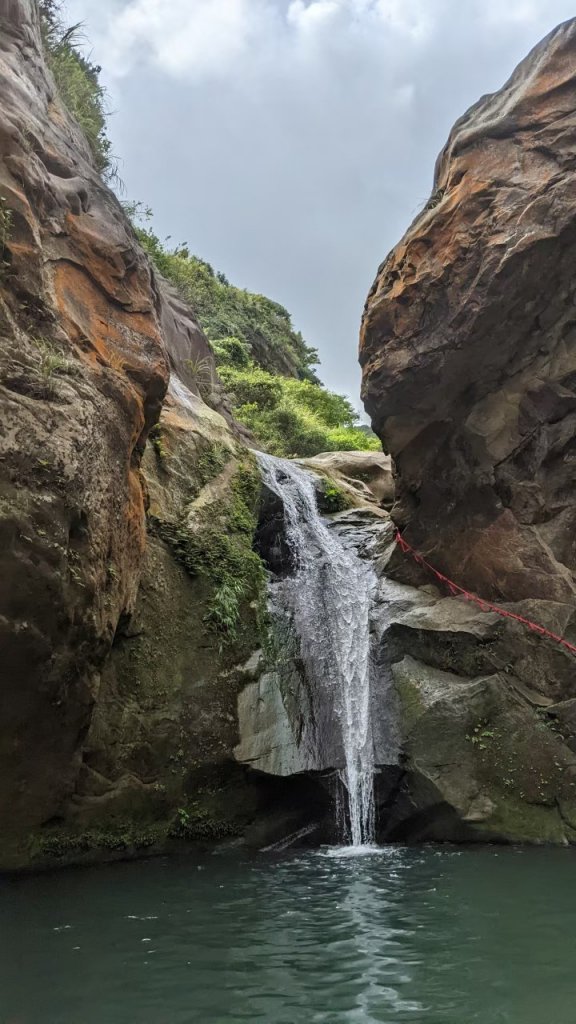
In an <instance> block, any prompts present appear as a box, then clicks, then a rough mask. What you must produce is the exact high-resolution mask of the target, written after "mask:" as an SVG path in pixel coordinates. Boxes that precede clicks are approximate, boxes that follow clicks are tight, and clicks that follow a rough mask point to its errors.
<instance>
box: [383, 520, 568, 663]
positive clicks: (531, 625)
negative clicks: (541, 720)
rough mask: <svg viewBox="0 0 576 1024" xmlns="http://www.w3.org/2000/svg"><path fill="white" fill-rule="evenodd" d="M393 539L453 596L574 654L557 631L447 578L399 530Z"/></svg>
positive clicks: (404, 552) (403, 551) (566, 641)
mask: <svg viewBox="0 0 576 1024" xmlns="http://www.w3.org/2000/svg"><path fill="white" fill-rule="evenodd" d="M394 539H395V541H396V543H397V545H398V547H399V548H400V550H401V551H402V553H403V554H405V555H409V556H410V557H411V558H413V559H414V561H415V562H417V564H418V565H421V566H423V567H424V568H425V569H428V571H429V572H431V573H433V575H434V576H435V577H436V579H437V580H440V582H441V583H443V584H444V586H446V587H448V590H449V591H450V593H451V594H452V595H453V596H454V597H465V598H466V600H467V601H473V602H474V604H476V605H478V607H479V608H480V609H481V611H483V612H493V613H494V614H495V615H500V616H501V617H502V618H504V619H514V621H515V622H520V623H521V624H522V625H523V626H526V627H527V628H528V629H530V630H531V631H532V632H533V633H538V634H539V636H544V637H546V638H547V639H548V640H555V641H556V643H557V644H561V645H562V647H564V648H565V649H566V650H567V651H570V653H571V654H573V655H575V656H576V645H575V644H571V643H570V642H569V641H568V640H566V639H565V638H564V637H563V636H558V634H557V633H552V632H551V630H549V629H546V628H545V626H540V625H539V624H538V623H537V622H531V620H530V619H525V618H524V616H523V615H516V613H515V612H509V611H507V610H506V609H505V608H499V607H498V605H496V604H492V603H491V602H490V601H484V600H483V599H482V598H481V597H478V596H477V595H476V594H472V593H470V591H469V590H465V589H464V587H460V586H458V584H457V583H454V580H451V579H448V577H447V576H445V575H444V573H442V572H440V571H439V570H438V569H436V568H435V567H434V566H433V565H431V564H430V562H428V561H427V560H426V559H425V558H424V556H423V555H421V554H420V552H419V551H416V550H415V549H414V548H413V547H412V546H411V545H410V544H409V543H408V541H407V540H404V537H403V536H402V534H401V533H400V530H396V533H395V535H394Z"/></svg>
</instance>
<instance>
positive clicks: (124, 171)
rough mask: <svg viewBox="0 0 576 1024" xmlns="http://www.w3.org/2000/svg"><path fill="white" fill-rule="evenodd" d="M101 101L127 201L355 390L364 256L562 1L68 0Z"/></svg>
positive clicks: (390, 238)
mask: <svg viewBox="0 0 576 1024" xmlns="http://www.w3.org/2000/svg"><path fill="white" fill-rule="evenodd" d="M65 10H66V12H67V15H68V18H69V20H71V21H78V20H83V21H84V23H85V33H86V36H87V38H88V39H89V40H90V43H91V52H92V58H93V59H94V60H95V61H96V62H97V63H99V64H102V66H103V78H104V82H105V85H106V87H107V89H108V91H109V95H110V106H111V108H112V109H113V111H114V114H113V116H112V117H111V119H110V134H111V137H112V140H113V145H114V152H115V153H116V155H117V157H118V159H119V168H120V174H121V177H122V179H123V180H124V182H125V186H126V194H127V196H128V198H130V199H135V200H142V201H143V202H145V203H146V204H148V205H149V206H151V207H152V209H153V211H154V227H155V229H156V231H157V233H158V234H159V235H160V236H161V237H164V236H167V235H170V236H171V237H172V240H173V241H174V242H175V243H176V242H184V241H185V242H188V243H189V245H190V248H191V251H192V252H194V253H197V254H198V255H199V256H202V257H204V258H205V259H207V260H209V262H210V263H212V265H213V266H214V267H215V269H218V270H223V271H224V272H225V273H226V275H227V276H228V277H229V279H230V280H231V281H232V282H233V283H235V284H238V285H240V286H241V287H246V288H249V289H251V290H252V291H257V292H262V293H263V294H265V295H269V296H270V297H271V298H274V299H276V300H278V301H279V302H281V303H282V304H283V305H285V306H286V307H287V309H288V310H289V311H290V313H291V314H292V317H293V321H294V324H295V325H296V327H297V328H299V329H300V330H301V331H302V332H303V334H304V337H305V338H306V340H307V341H308V342H309V344H312V345H314V346H316V347H317V348H318V349H319V351H320V356H321V370H320V374H321V377H322V379H323V380H324V382H325V383H326V384H327V386H328V387H330V388H332V389H334V390H337V391H342V392H346V393H347V394H349V395H350V396H351V397H352V399H353V401H354V402H355V404H356V405H359V398H358V394H359V382H360V374H359V369H358V366H357V339H358V327H359V322H360V316H361V311H362V306H363V304H364V299H365V296H366V294H367V292H368V290H369V288H370V285H371V283H372V280H373V277H374V274H375V272H376V268H377V266H378V264H379V263H380V261H381V260H382V259H383V257H384V256H385V255H386V253H387V252H388V251H389V249H390V248H392V246H393V245H394V243H395V242H396V241H397V240H398V239H399V237H400V236H401V235H402V233H403V232H404V230H405V228H406V227H407V226H408V224H409V222H410V220H411V219H412V217H413V215H414V213H415V212H416V210H417V209H418V208H419V207H420V206H421V205H422V204H423V203H424V202H425V200H426V198H427V197H428V195H429V193H430V190H431V184H432V173H433V168H434V161H435V158H436V155H437V153H438V151H439V150H440V148H441V147H442V145H443V143H444V141H445V138H446V135H447V133H448V131H449V129H450V127H451V125H452V123H453V122H454V120H455V119H456V118H457V117H458V116H459V115H460V114H461V113H463V111H464V110H465V109H466V108H467V107H468V106H470V104H471V103H473V102H474V101H475V100H476V99H478V97H479V96H480V95H481V94H482V93H485V92H491V91H493V90H494V89H497V88H498V87H499V86H500V85H501V84H502V83H503V82H504V81H505V80H506V78H508V76H509V74H510V73H511V71H512V70H513V68H514V66H515V65H516V64H517V63H518V61H519V60H520V59H521V58H522V57H523V56H524V55H525V53H527V51H528V50H529V49H530V47H531V46H533V45H534V44H535V43H536V42H537V41H538V40H539V39H540V38H541V37H542V36H543V35H545V34H546V33H547V32H548V31H550V29H552V28H553V27H554V26H555V25H556V24H557V23H558V22H560V21H563V20H564V19H566V18H568V17H570V16H571V15H573V13H574V9H573V7H572V3H571V2H570V0H67V4H66V8H65Z"/></svg>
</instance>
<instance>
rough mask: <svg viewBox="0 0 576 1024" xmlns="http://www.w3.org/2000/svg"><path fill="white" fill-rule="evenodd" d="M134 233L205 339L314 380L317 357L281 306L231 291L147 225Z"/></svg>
mask: <svg viewBox="0 0 576 1024" xmlns="http://www.w3.org/2000/svg"><path fill="white" fill-rule="evenodd" d="M138 207H139V204H137V203H136V204H135V203H132V204H126V207H125V208H126V210H127V212H128V214H129V215H130V216H132V217H134V215H135V214H136V218H137V215H138V213H139V209H138ZM144 216H145V217H147V214H146V213H145V215H144ZM136 231H137V234H138V237H139V239H140V243H141V245H142V246H143V248H144V249H145V250H146V252H147V253H148V255H149V256H150V257H151V259H152V261H153V262H154V263H155V265H156V266H157V267H158V270H159V271H160V273H161V274H163V276H164V277H166V278H168V280H169V281H172V283H173V284H175V285H176V287H177V288H178V290H179V292H180V294H181V295H182V296H183V298H185V299H186V300H187V301H188V302H189V303H190V305H191V306H192V307H193V309H194V311H195V313H196V315H197V317H198V319H199V321H200V324H201V326H202V328H203V330H204V331H205V332H206V334H207V336H208V338H209V339H210V341H212V342H213V343H215V344H216V345H220V346H222V345H223V344H224V345H225V344H226V343H229V341H230V339H231V338H235V339H237V341H239V342H240V343H241V344H243V345H244V346H245V347H246V351H247V354H248V355H249V357H250V358H251V359H252V360H253V361H254V362H255V363H256V364H257V365H259V366H261V367H262V368H263V369H264V370H268V371H270V372H272V373H280V374H284V375H291V376H294V377H299V378H302V379H308V380H312V381H317V379H318V378H317V377H316V375H315V373H314V371H313V369H312V367H313V366H314V365H315V364H316V363H317V362H318V353H317V352H316V349H313V348H310V346H309V345H307V344H306V342H305V341H304V339H303V337H302V335H301V334H300V332H299V331H295V330H294V328H293V326H292V321H291V319H290V314H289V313H288V312H287V310H285V309H284V307H283V306H281V305H280V304H279V303H278V302H274V301H273V300H272V299H268V298H266V296H265V295H257V294H255V293H253V292H249V291H246V289H244V288H236V287H235V286H234V285H232V284H230V283H229V282H228V280H227V278H226V277H225V275H224V274H217V273H215V272H214V270H213V268H212V267H211V266H210V264H209V263H207V262H206V260H202V259H200V257H198V256H193V255H191V254H190V252H189V250H188V247H187V246H186V245H179V246H176V247H175V248H173V249H167V248H166V246H165V245H164V244H163V243H162V242H161V240H160V239H159V238H158V236H157V235H156V234H155V233H154V231H152V229H151V228H150V227H142V226H140V227H137V228H136ZM231 361H232V362H233V361H234V360H231Z"/></svg>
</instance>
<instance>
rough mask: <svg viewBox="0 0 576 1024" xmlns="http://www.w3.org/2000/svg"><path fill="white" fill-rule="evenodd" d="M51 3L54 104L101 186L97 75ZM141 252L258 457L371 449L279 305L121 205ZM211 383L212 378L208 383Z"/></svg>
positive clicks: (102, 126) (46, 32) (110, 169)
mask: <svg viewBox="0 0 576 1024" xmlns="http://www.w3.org/2000/svg"><path fill="white" fill-rule="evenodd" d="M60 6H61V5H60V2H59V0H38V7H39V11H40V17H41V26H42V37H43V42H44V48H45V53H46V58H47V62H48V65H49V67H50V69H51V71H52V74H53V75H54V79H55V82H56V86H57V89H58V92H59V94H60V97H61V99H62V101H63V103H64V104H65V106H66V107H67V108H68V110H69V111H70V113H71V114H72V116H73V117H74V118H75V119H76V121H77V123H78V124H79V126H80V127H81V129H82V130H83V132H84V134H85V136H86V140H87V143H88V145H89V147H90V150H91V152H92V155H93V158H94V162H95V165H96V167H97V169H98V170H99V171H100V173H101V174H102V176H103V178H104V179H105V180H108V181H110V180H111V179H113V178H114V177H115V176H117V175H116V170H115V166H114V162H113V159H112V156H111V142H110V139H109V138H108V135H107V131H106V123H107V111H106V106H105V92H104V89H103V87H102V85H101V84H100V81H99V75H100V71H101V69H100V67H99V66H98V65H96V64H93V63H92V62H91V61H90V60H89V59H87V58H86V57H85V56H84V55H83V54H82V51H81V48H80V43H79V39H78V32H79V30H80V27H81V26H80V25H73V26H71V27H68V28H67V27H66V26H65V25H64V23H63V21H62V19H61V16H60ZM123 205H124V209H125V212H126V214H127V215H128V217H129V218H130V220H131V221H132V224H133V226H134V230H135V232H136V235H137V237H138V239H139V241H140V244H141V245H142V247H143V248H144V250H145V251H146V252H147V254H148V256H149V258H150V260H151V262H152V263H153V264H154V266H155V267H156V268H157V270H158V271H159V272H160V273H161V274H162V275H163V276H164V277H165V278H166V279H167V280H168V281H170V282H171V283H172V284H173V285H174V286H175V287H176V289H177V290H178V292H179V294H180V295H181V296H182V297H183V298H184V299H185V300H186V301H187V302H188V303H189V304H190V305H191V306H192V309H193V310H194V313H195V315H196V317H197V319H198V322H199V323H200V326H201V327H202V329H203V330H204V332H205V334H206V336H207V338H208V340H209V342H210V344H211V346H212V349H213V351H214V355H215V359H216V363H217V366H218V372H219V375H220V377H221V379H222V382H223V384H224V386H225V388H226V390H227V392H228V394H229V396H230V399H231V401H232V404H233V409H234V414H235V416H236V417H237V419H238V420H240V421H241V422H242V423H244V424H245V426H247V427H248V428H249V429H250V430H251V431H252V433H253V435H254V437H255V439H256V442H257V443H258V444H259V445H260V446H261V447H262V448H264V449H265V450H267V451H269V452H271V453H272V454H274V455H280V456H288V457H290V456H302V457H306V456H311V455H316V454H318V453H319V452H321V451H337V450H345V451H360V450H366V449H373V450H379V449H380V442H379V441H378V438H377V437H376V436H375V435H374V434H373V433H372V432H371V431H370V430H369V429H368V428H367V427H365V426H362V425H360V423H359V421H358V420H359V418H358V414H357V412H356V411H355V409H354V407H353V406H352V404H351V403H350V401H349V400H348V399H347V398H346V397H345V396H344V395H338V394H334V393H333V392H331V391H328V390H327V389H326V388H325V387H324V386H323V385H322V383H321V382H320V380H319V378H318V376H317V374H316V371H315V369H314V367H315V366H316V365H317V364H318V353H317V351H316V349H314V348H311V347H310V346H309V345H308V344H307V343H306V341H305V340H304V338H303V337H302V334H301V333H300V332H299V331H296V330H295V329H294V327H293V324H292V320H291V317H290V314H289V313H288V311H287V310H286V309H285V308H284V307H283V306H282V305H280V304H279V303H278V302H275V301H273V300H272V299H269V298H267V297H266V296H265V295H258V294H255V293H253V292H249V291H247V290H246V289H242V288H238V287H236V286H235V285H233V284H231V283H230V282H229V281H228V279H227V277H226V276H225V275H224V274H223V273H221V272H215V271H214V269H213V268H212V266H211V265H210V264H209V263H207V262H206V260H203V259H201V258H200V257H199V256H195V255H193V254H191V252H190V250H189V247H188V246H187V244H185V243H183V244H180V245H177V246H175V247H174V248H169V247H168V246H167V245H166V242H167V241H168V240H166V241H165V242H163V241H161V240H160V238H159V237H158V235H156V234H155V233H154V231H153V230H152V228H151V226H150V225H149V224H148V223H147V222H148V221H150V218H151V216H152V214H151V211H150V210H149V208H147V207H145V206H144V204H142V203H124V204H123ZM210 376H211V375H210Z"/></svg>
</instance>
